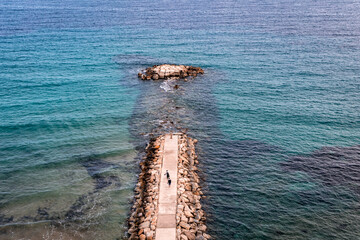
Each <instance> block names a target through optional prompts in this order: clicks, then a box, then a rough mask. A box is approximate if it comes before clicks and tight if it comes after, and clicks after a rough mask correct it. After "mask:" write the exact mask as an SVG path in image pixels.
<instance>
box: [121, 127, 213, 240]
mask: <svg viewBox="0 0 360 240" xmlns="http://www.w3.org/2000/svg"><path fill="white" fill-rule="evenodd" d="M175 136H176V139H177V149H176V151H173V150H172V149H169V145H167V144H170V143H169V142H170V141H172V143H171V144H172V147H174V142H173V141H174V139H173V138H175ZM170 139H172V140H170ZM196 143H197V140H196V139H192V138H190V137H189V136H187V135H186V134H182V133H181V134H166V135H161V136H158V137H156V138H152V139H151V140H150V141H149V144H148V146H147V147H146V156H145V157H144V158H143V159H142V161H141V162H140V168H141V172H140V174H139V178H138V183H137V184H136V187H135V190H134V191H135V198H134V202H133V206H132V208H131V212H130V216H129V218H128V235H129V239H141V240H145V239H146V240H152V239H167V240H171V239H178V240H206V239H210V238H211V236H210V235H209V234H207V233H206V230H207V227H206V225H205V221H206V217H205V213H204V211H203V210H202V205H201V198H202V197H203V192H202V191H201V188H200V186H199V183H200V179H199V176H198V168H197V167H196V165H197V164H198V163H199V161H198V158H197V155H196V152H195V144H196ZM175 147H176V146H175ZM175 152H176V154H177V156H175V155H174V154H175ZM167 154H172V155H173V156H175V157H176V161H177V166H176V168H175V169H176V171H177V173H176V177H175V176H174V174H175V173H174V174H173V173H171V175H170V177H171V179H175V178H176V179H177V182H176V184H173V183H172V187H176V199H174V202H173V203H174V208H172V207H171V206H168V207H166V204H167V203H165V204H164V203H162V202H161V201H159V200H160V198H162V199H163V198H164V197H163V196H160V195H164V192H163V191H167V190H166V188H165V186H164V181H165V182H166V181H167V179H165V180H164V179H163V178H166V176H162V175H163V173H164V171H165V169H163V166H164V164H165V166H166V161H169V160H168V159H169V156H170V155H167ZM170 157H171V156H170ZM167 158H168V159H167ZM164 161H165V162H164ZM167 166H169V165H167ZM161 184H162V185H161ZM165 185H166V183H165ZM163 189H165V190H163ZM169 189H170V186H169ZM160 191H161V194H160ZM165 198H166V196H165ZM168 199H169V198H168ZM164 206H165V207H164ZM164 209H165V210H164ZM159 210H160V213H159ZM171 211H173V213H174V214H173V215H170V214H169V212H170V213H171ZM163 213H166V214H167V217H170V219H168V220H167V221H166V224H165V225H164V223H163V222H162V220H161V217H162V216H161V214H163ZM159 214H160V215H159ZM159 216H160V217H159ZM173 218H175V219H173ZM160 225H161V226H160ZM158 228H169V229H170V228H171V229H173V230H174V232H175V233H173V234H174V236H173V237H170V236H168V237H167V238H163V236H160V234H158V236H157V232H159V231H157V229H158ZM171 231H172V230H171ZM174 237H175V238H174Z"/></svg>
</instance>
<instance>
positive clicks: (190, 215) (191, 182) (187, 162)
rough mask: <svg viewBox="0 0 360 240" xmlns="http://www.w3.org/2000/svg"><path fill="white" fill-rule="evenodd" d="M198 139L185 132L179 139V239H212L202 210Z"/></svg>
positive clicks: (177, 218) (177, 230)
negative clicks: (196, 149)
mask: <svg viewBox="0 0 360 240" xmlns="http://www.w3.org/2000/svg"><path fill="white" fill-rule="evenodd" d="M196 143H197V140H196V139H192V138H190V137H188V136H187V135H185V134H183V135H181V136H180V139H179V160H178V169H179V170H178V192H177V197H178V205H177V211H176V224H177V227H176V232H177V234H176V237H177V239H179V240H205V239H210V238H211V237H210V235H209V234H207V233H206V230H207V227H206V225H205V220H206V217H205V213H204V211H203V210H202V206H201V202H200V200H201V198H202V196H203V192H202V191H201V188H200V186H199V183H200V178H199V176H198V174H197V172H198V168H197V167H196V165H197V164H198V163H199V161H198V158H197V155H196V153H195V144H196Z"/></svg>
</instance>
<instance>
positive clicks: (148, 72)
mask: <svg viewBox="0 0 360 240" xmlns="http://www.w3.org/2000/svg"><path fill="white" fill-rule="evenodd" d="M199 73H200V74H204V70H203V69H201V68H200V67H194V66H185V65H175V64H162V65H154V66H152V67H148V68H146V69H145V70H143V71H142V72H139V73H138V77H139V78H141V79H143V80H150V79H153V80H158V79H167V78H173V77H174V78H185V77H187V76H193V77H196V76H197V75H198V74H199Z"/></svg>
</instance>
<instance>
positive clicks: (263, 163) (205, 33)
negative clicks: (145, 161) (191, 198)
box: [0, 0, 360, 239]
mask: <svg viewBox="0 0 360 240" xmlns="http://www.w3.org/2000/svg"><path fill="white" fill-rule="evenodd" d="M0 7H1V8H0V9H1V10H0V25H1V26H2V27H1V28H0V49H1V55H0V59H1V61H0V80H1V85H2V87H1V88H0V112H1V115H0V179H1V181H0V225H1V227H0V238H3V239H21V238H24V239H41V238H44V239H116V238H122V237H123V236H124V232H125V230H126V226H125V219H126V216H127V213H128V210H129V208H130V206H131V203H130V201H131V199H132V196H133V192H132V190H133V187H134V184H135V181H136V174H137V173H138V161H139V157H141V154H142V149H143V147H144V146H145V144H146V141H147V139H148V137H149V135H148V134H149V133H152V134H155V135H156V134H160V133H163V132H166V131H169V130H174V129H180V130H184V129H185V128H187V129H188V132H189V134H190V135H191V136H193V137H195V138H198V139H199V146H198V151H199V158H200V162H201V168H202V170H203V172H202V177H203V179H204V185H203V187H204V188H205V190H206V191H205V192H206V194H207V195H208V196H209V197H208V198H207V199H206V200H205V201H204V206H205V208H206V211H207V213H208V226H209V232H210V233H211V235H213V236H214V237H215V238H216V239H356V238H358V236H360V231H359V229H360V228H359V216H360V212H359V204H358V202H359V198H360V191H359V190H360V181H359V180H360V164H359V160H360V147H359V146H360V111H359V109H360V77H359V76H360V67H359V64H358V63H359V62H360V44H359V42H360V41H359V38H360V18H359V15H358V13H357V9H359V7H360V6H359V3H358V2H356V1H350V0H349V1H316V2H312V1H303V2H301V3H298V2H295V1H257V0H256V1H250V2H248V1H237V2H234V1H221V2H219V1H216V2H215V1H198V2H196V3H191V2H188V1H178V2H167V1H163V2H161V3H155V2H149V1H141V2H136V3H132V2H126V1H125V2H124V1H101V2H100V1H95V0H91V1H87V2H86V3H81V2H75V1H70V0H68V1H64V2H62V3H58V2H56V1H41V0H39V1H26V2H25V3H24V2H20V1H4V2H2V3H0ZM164 62H171V63H181V64H190V65H195V66H201V67H202V68H204V69H205V72H206V73H205V75H203V76H199V77H197V78H196V79H189V81H188V82H179V83H178V84H179V85H180V86H181V87H180V89H179V91H168V92H166V91H164V90H163V89H164V88H163V87H164V86H163V85H162V84H164V83H162V82H142V81H140V80H138V79H137V72H138V71H139V70H141V69H143V68H145V67H147V66H151V65H153V64H159V63H164ZM171 84H174V83H170V85H171Z"/></svg>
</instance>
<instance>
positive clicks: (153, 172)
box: [128, 136, 164, 240]
mask: <svg viewBox="0 0 360 240" xmlns="http://www.w3.org/2000/svg"><path fill="white" fill-rule="evenodd" d="M163 145H164V137H163V136H160V137H158V138H156V139H151V140H150V142H149V144H148V146H147V147H146V156H145V157H144V158H143V160H142V161H141V162H140V168H141V172H140V174H139V178H138V183H137V184H136V187H135V190H134V192H135V199H134V204H133V206H132V208H131V214H130V217H129V219H128V228H129V229H128V234H129V235H130V236H129V239H141V240H144V239H147V240H151V239H155V230H156V223H157V212H158V200H159V184H160V177H161V176H160V173H161V164H162V156H161V153H160V151H161V149H163Z"/></svg>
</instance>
